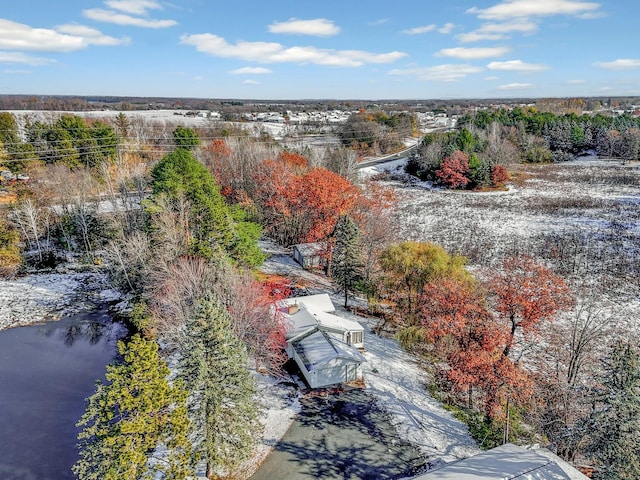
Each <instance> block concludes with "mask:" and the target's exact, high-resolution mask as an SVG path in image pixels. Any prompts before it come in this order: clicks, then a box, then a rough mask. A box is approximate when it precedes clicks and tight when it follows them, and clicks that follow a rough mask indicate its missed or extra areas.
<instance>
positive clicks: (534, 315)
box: [487, 255, 573, 357]
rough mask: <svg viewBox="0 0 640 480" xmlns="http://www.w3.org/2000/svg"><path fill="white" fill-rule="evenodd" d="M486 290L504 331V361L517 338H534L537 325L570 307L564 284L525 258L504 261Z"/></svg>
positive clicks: (560, 279) (490, 277) (570, 300)
mask: <svg viewBox="0 0 640 480" xmlns="http://www.w3.org/2000/svg"><path fill="white" fill-rule="evenodd" d="M487 289H488V291H489V294H490V298H491V299H492V300H493V308H494V310H495V312H496V313H497V315H498V317H499V319H500V320H502V321H503V323H504V324H505V325H506V328H507V331H508V337H507V341H506V343H505V347H504V350H503V355H504V356H505V357H508V356H509V354H510V353H511V350H512V348H513V346H514V343H515V342H516V336H517V335H519V334H521V335H522V337H523V338H524V339H527V338H528V337H532V336H535V335H536V334H537V333H538V330H539V327H540V323H541V322H543V321H550V320H552V319H553V317H554V316H555V315H556V313H558V312H559V311H561V310H565V309H568V308H569V307H571V306H572V304H573V301H572V299H571V296H570V293H569V288H568V287H567V285H566V284H565V282H564V280H563V279H562V278H561V277H559V276H558V275H556V274H554V273H553V272H552V271H551V270H549V269H548V268H547V267H545V266H544V265H540V264H538V263H536V262H535V261H534V260H533V258H531V257H530V256H528V255H521V256H518V257H508V258H505V259H504V260H503V262H502V267H501V268H500V269H496V270H494V271H493V272H492V273H491V274H490V275H489V279H488V282H487Z"/></svg>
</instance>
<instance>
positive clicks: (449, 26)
mask: <svg viewBox="0 0 640 480" xmlns="http://www.w3.org/2000/svg"><path fill="white" fill-rule="evenodd" d="M454 28H456V25H455V24H454V23H451V22H447V23H445V24H444V25H443V26H441V27H440V28H439V29H438V32H440V33H442V34H444V35H448V34H449V33H451V32H453V29H454Z"/></svg>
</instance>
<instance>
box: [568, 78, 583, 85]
mask: <svg viewBox="0 0 640 480" xmlns="http://www.w3.org/2000/svg"><path fill="white" fill-rule="evenodd" d="M567 83H568V84H569V85H582V84H583V83H587V81H586V80H582V79H579V78H576V79H575V80H567Z"/></svg>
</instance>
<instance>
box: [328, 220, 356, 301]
mask: <svg viewBox="0 0 640 480" xmlns="http://www.w3.org/2000/svg"><path fill="white" fill-rule="evenodd" d="M335 240H336V244H335V247H334V249H333V253H332V256H331V276H332V277H333V279H334V281H335V282H336V283H338V285H340V287H341V288H342V290H343V291H344V306H345V308H346V307H347V305H348V301H349V291H350V290H352V289H353V288H354V287H355V285H356V283H357V282H358V280H360V279H361V278H362V260H361V250H360V235H359V232H358V226H357V225H356V224H355V222H354V221H353V220H352V219H351V217H349V216H348V215H342V216H341V217H340V218H339V219H338V223H337V224H336V230H335Z"/></svg>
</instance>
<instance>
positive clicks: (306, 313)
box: [276, 294, 366, 388]
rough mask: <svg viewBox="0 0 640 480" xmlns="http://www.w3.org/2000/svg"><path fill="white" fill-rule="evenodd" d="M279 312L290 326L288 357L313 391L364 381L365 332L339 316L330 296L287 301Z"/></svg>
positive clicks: (356, 323) (359, 326)
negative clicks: (314, 389) (363, 349)
mask: <svg viewBox="0 0 640 480" xmlns="http://www.w3.org/2000/svg"><path fill="white" fill-rule="evenodd" d="M276 308H277V310H278V312H279V314H281V315H282V316H283V317H284V320H285V322H286V325H287V333H286V338H287V346H286V351H287V354H288V355H289V358H291V359H293V360H294V361H295V362H296V364H297V365H298V368H299V369H300V372H301V373H302V376H303V377H304V379H305V381H306V382H307V384H308V385H309V386H310V387H311V388H319V387H325V386H329V385H335V384H339V383H348V382H351V381H354V380H359V379H361V378H362V367H361V366H362V363H364V362H365V361H366V360H365V358H364V357H363V356H362V354H361V353H360V349H362V348H364V328H363V327H362V325H360V324H359V323H358V322H356V321H353V320H348V319H346V318H342V317H340V316H338V315H335V314H334V313H333V312H335V307H334V306H333V302H331V299H330V298H329V295H327V294H320V295H308V296H304V297H293V298H287V299H284V300H281V301H279V302H278V304H277V305H276Z"/></svg>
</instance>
